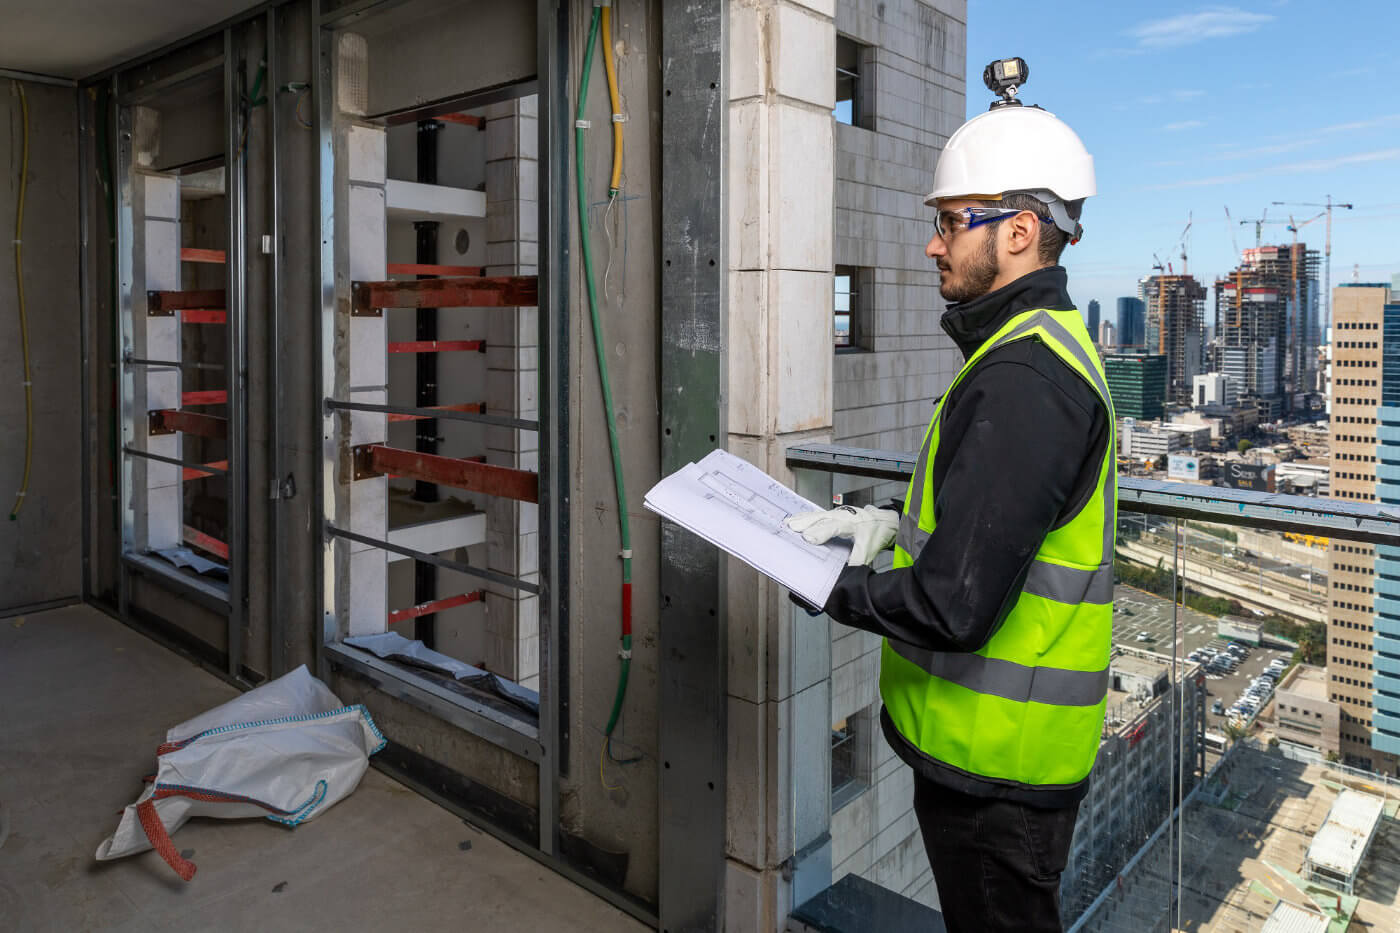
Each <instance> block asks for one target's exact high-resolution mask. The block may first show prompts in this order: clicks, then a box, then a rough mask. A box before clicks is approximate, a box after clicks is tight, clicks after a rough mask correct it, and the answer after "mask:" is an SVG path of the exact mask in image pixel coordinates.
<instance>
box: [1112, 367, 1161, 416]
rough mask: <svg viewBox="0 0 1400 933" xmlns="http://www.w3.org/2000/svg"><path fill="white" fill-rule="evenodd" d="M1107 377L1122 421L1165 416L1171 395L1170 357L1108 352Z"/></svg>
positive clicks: (1116, 411) (1115, 409) (1117, 412)
mask: <svg viewBox="0 0 1400 933" xmlns="http://www.w3.org/2000/svg"><path fill="white" fill-rule="evenodd" d="M1103 371H1104V376H1105V377H1106V378H1107V380H1108V394H1109V397H1110V398H1111V399H1112V400H1113V412H1114V414H1115V415H1117V416H1118V417H1119V418H1137V419H1139V420H1141V421H1152V420H1154V419H1157V418H1161V417H1162V405H1163V402H1164V401H1165V399H1166V394H1167V358H1166V357H1165V356H1163V355H1161V354H1160V353H1105V354H1104V357H1103Z"/></svg>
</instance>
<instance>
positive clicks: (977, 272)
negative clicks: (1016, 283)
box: [938, 231, 1001, 303]
mask: <svg viewBox="0 0 1400 933" xmlns="http://www.w3.org/2000/svg"><path fill="white" fill-rule="evenodd" d="M939 272H940V275H939V284H938V293H939V294H940V295H942V296H943V298H944V300H945V301H950V302H954V303H957V302H963V301H971V300H972V299H974V298H980V297H982V296H983V295H985V294H987V292H989V291H991V289H992V283H993V282H995V281H996V280H997V275H998V273H1000V272H1001V266H1000V264H999V263H998V262H997V238H996V237H994V236H991V231H988V235H987V236H986V237H985V238H984V239H983V240H982V249H981V251H980V252H978V253H977V254H975V255H974V256H973V257H972V258H971V259H970V260H969V261H968V263H967V267H966V268H964V269H963V270H962V275H961V276H960V278H959V280H958V281H957V282H949V281H948V279H947V278H946V277H945V276H946V275H947V273H945V272H943V269H942V267H941V266H940V268H939Z"/></svg>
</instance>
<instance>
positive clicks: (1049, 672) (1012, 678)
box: [889, 638, 1108, 706]
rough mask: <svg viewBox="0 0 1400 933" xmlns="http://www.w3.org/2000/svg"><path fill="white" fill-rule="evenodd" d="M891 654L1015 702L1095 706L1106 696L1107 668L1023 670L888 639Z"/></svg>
mask: <svg viewBox="0 0 1400 933" xmlns="http://www.w3.org/2000/svg"><path fill="white" fill-rule="evenodd" d="M889 643H890V647H891V648H893V649H894V651H895V654H898V655H899V656H900V657H901V658H904V660H906V661H908V662H909V663H911V664H914V665H917V666H918V667H920V668H922V669H923V670H924V671H925V672H926V673H928V674H931V675H933V676H934V677H937V678H939V679H941V680H946V681H948V682H949V683H954V684H957V685H958V686H960V687H966V688H967V689H969V690H972V691H975V692H977V693H985V694H989V695H991V696H999V697H1004V698H1005V699H1008V700H1014V701H1016V702H1018V703H1045V704H1047V705H1049V706H1097V705H1098V704H1099V703H1102V702H1103V699H1104V697H1105V696H1107V695H1108V668H1106V667H1105V668H1104V669H1103V670H1101V671H1071V670H1065V669H1064V668H1059V667H1027V666H1026V665H1024V664H1017V663H1016V662H1014V661H1004V660H1002V659H1000V658H987V657H983V656H982V655H980V654H961V653H958V654H950V653H948V652H946V651H930V650H928V649H926V648H916V647H914V646H913V645H910V644H908V643H906V642H902V641H896V640H895V639H893V638H891V639H889Z"/></svg>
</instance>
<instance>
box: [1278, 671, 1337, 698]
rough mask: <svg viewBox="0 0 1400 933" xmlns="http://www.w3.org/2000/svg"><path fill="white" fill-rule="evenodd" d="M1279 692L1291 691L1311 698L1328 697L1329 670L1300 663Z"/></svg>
mask: <svg viewBox="0 0 1400 933" xmlns="http://www.w3.org/2000/svg"><path fill="white" fill-rule="evenodd" d="M1279 693H1291V694H1294V695H1296V696H1300V697H1305V698H1307V699H1309V700H1326V699H1327V671H1326V670H1324V669H1323V668H1320V667H1313V666H1312V665H1310V664H1299V665H1298V666H1297V667H1295V668H1294V669H1293V674H1292V675H1291V676H1290V678H1289V680H1288V683H1287V684H1286V685H1283V686H1280V687H1279Z"/></svg>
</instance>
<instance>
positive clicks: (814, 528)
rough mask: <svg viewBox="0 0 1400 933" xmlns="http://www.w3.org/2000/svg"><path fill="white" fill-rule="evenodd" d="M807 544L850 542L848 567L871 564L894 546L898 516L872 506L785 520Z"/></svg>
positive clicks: (842, 507)
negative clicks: (837, 540) (880, 554)
mask: <svg viewBox="0 0 1400 933" xmlns="http://www.w3.org/2000/svg"><path fill="white" fill-rule="evenodd" d="M783 523H784V524H786V525H787V526H788V527H789V528H791V529H792V530H793V531H796V532H798V533H799V534H801V535H802V538H803V540H805V541H806V542H807V543H808V544H825V543H826V542H828V541H830V540H831V539H832V538H850V539H851V545H852V546H851V556H850V557H849V558H847V560H846V564H847V565H848V566H851V567H857V566H860V565H861V564H869V563H870V562H871V561H873V560H874V559H875V555H876V554H879V553H880V552H881V551H883V550H884V549H885V548H887V547H889V546H890V545H892V544H894V536H895V532H896V531H898V530H899V513H898V512H893V511H891V510H889V509H881V508H876V507H875V506H873V505H866V506H862V507H861V508H856V507H855V506H850V505H843V506H839V507H837V508H834V509H832V510H831V511H829V512H804V513H802V514H801V515H792V516H789V517H788V518H786V519H784V520H783Z"/></svg>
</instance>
